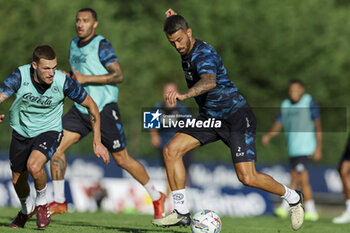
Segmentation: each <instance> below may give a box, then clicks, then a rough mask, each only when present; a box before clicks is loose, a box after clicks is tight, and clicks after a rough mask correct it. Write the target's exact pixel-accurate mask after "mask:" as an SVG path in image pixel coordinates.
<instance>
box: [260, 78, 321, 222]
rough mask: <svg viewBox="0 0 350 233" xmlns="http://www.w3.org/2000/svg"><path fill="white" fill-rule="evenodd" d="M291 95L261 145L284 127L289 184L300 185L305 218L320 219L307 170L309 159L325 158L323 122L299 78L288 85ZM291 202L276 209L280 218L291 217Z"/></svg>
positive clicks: (291, 185) (283, 103)
mask: <svg viewBox="0 0 350 233" xmlns="http://www.w3.org/2000/svg"><path fill="white" fill-rule="evenodd" d="M288 94H289V98H288V99H285V100H284V101H283V102H282V104H281V110H280V113H279V115H278V117H277V119H276V121H275V122H274V123H273V125H272V127H271V130H270V131H269V132H268V133H267V134H265V135H264V136H263V137H262V144H263V145H264V146H266V145H268V143H269V142H270V140H271V139H272V138H273V137H275V136H276V135H278V134H279V132H281V130H282V129H284V132H285V135H286V139H287V145H288V154H289V157H290V166H291V170H290V175H291V181H290V187H291V188H293V189H297V188H299V187H300V188H301V191H302V192H303V194H304V200H305V220H307V221H317V220H318V218H319V216H318V213H317V211H316V207H315V202H314V200H313V198H312V189H311V185H310V182H309V173H308V170H307V167H308V162H309V159H310V158H311V157H312V159H314V160H315V161H318V160H320V159H321V158H322V125H321V116H320V109H319V107H318V104H317V103H316V101H315V100H314V99H313V98H312V97H311V95H309V94H307V93H305V88H304V85H303V84H302V82H301V81H300V80H297V79H296V80H292V81H290V83H289V88H288ZM288 209H289V205H288V203H287V202H285V201H284V200H283V201H282V203H281V205H280V206H279V207H278V208H276V209H275V214H276V215H277V216H279V217H281V218H286V217H287V216H288Z"/></svg>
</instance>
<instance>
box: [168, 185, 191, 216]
mask: <svg viewBox="0 0 350 233" xmlns="http://www.w3.org/2000/svg"><path fill="white" fill-rule="evenodd" d="M171 195H172V196H173V201H174V209H175V210H177V212H179V213H180V214H187V213H189V212H190V211H189V210H188V208H187V203H186V189H179V190H175V191H172V192H171Z"/></svg>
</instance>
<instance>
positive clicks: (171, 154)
mask: <svg viewBox="0 0 350 233" xmlns="http://www.w3.org/2000/svg"><path fill="white" fill-rule="evenodd" d="M180 156H181V152H180V150H179V148H177V147H176V146H173V145H172V144H168V145H167V146H165V147H164V149H163V157H164V161H169V160H175V159H177V158H179V157H180Z"/></svg>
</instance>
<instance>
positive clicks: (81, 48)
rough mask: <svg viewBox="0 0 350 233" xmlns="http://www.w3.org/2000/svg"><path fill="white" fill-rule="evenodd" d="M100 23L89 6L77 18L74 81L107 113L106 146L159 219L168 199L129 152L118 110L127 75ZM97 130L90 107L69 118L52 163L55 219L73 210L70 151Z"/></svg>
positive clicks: (72, 62)
mask: <svg viewBox="0 0 350 233" xmlns="http://www.w3.org/2000/svg"><path fill="white" fill-rule="evenodd" d="M97 25H98V21H97V15H96V12H95V11H94V10H93V9H91V8H84V9H81V10H79V11H78V13H77V15H76V21H75V26H76V31H77V34H78V37H76V38H75V39H73V40H72V42H71V44H70V53H69V63H70V65H71V67H72V70H73V73H74V74H73V75H72V78H73V79H76V80H77V81H78V82H79V83H80V84H82V85H83V86H84V88H85V89H86V90H87V92H88V93H89V95H90V96H91V97H92V99H93V100H94V101H95V102H96V104H97V106H98V108H99V111H100V114H101V136H102V143H103V144H104V145H105V146H106V147H107V149H108V150H109V152H110V153H111V154H112V156H113V158H114V160H115V161H116V163H117V164H118V165H119V166H120V167H121V168H123V169H125V170H126V171H128V172H129V173H130V174H131V175H132V176H133V177H134V178H135V179H136V180H137V181H138V182H139V183H141V184H142V185H143V186H144V187H145V189H146V190H147V191H148V193H149V194H150V196H151V199H152V201H153V206H154V217H155V218H161V217H162V214H163V212H164V200H165V195H164V194H163V193H161V192H159V191H158V190H156V188H155V187H154V185H153V182H152V181H151V180H150V178H149V176H148V174H147V172H146V170H145V168H144V167H143V165H142V164H141V163H139V162H138V161H136V160H135V159H134V158H132V157H131V156H130V155H129V153H128V151H127V149H126V138H125V135H124V128H123V124H122V120H121V116H120V113H119V107H118V104H117V102H118V87H117V84H119V83H121V82H123V80H124V76H123V73H122V69H121V67H120V63H119V60H118V58H117V56H116V54H115V52H114V49H113V47H112V45H111V44H110V43H109V42H108V41H107V40H106V39H105V38H104V37H102V36H101V35H96V34H95V29H96V27H97ZM90 131H91V124H90V122H89V120H88V115H87V112H86V110H85V109H84V108H81V107H80V106H79V105H77V104H75V106H74V107H72V108H71V110H70V111H69V112H68V113H67V114H66V115H65V116H64V117H63V132H64V137H63V139H62V143H61V145H60V147H59V148H58V150H57V152H56V154H55V155H54V157H53V159H52V161H51V174H52V179H53V184H54V201H53V202H51V203H50V206H49V209H50V213H51V215H55V214H62V213H65V212H67V203H66V200H65V196H64V173H65V168H66V159H65V154H64V153H65V151H66V150H67V149H68V148H69V147H70V146H71V145H73V144H74V143H76V142H78V141H79V140H80V139H81V138H83V137H85V136H86V135H87V134H88V133H89V132H90Z"/></svg>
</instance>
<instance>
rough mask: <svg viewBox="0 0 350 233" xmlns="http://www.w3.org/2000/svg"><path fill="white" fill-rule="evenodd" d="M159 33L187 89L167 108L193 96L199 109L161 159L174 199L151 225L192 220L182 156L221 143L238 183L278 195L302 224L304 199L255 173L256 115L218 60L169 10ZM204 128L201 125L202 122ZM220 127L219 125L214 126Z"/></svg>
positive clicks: (296, 226) (183, 223)
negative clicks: (166, 212) (175, 57)
mask: <svg viewBox="0 0 350 233" xmlns="http://www.w3.org/2000/svg"><path fill="white" fill-rule="evenodd" d="M166 16H167V19H166V20H165V23H164V32H165V34H166V36H167V38H168V40H169V42H170V43H171V45H172V46H174V47H175V48H176V50H177V51H178V52H179V53H180V55H181V58H182V68H183V70H184V73H185V78H186V82H187V85H188V87H189V89H188V90H187V91H186V92H185V93H183V94H181V93H179V92H176V91H172V92H169V93H168V94H167V95H166V96H165V99H166V101H168V102H169V103H170V104H174V103H176V102H177V101H183V100H185V99H188V98H191V97H194V98H195V100H196V102H197V104H198V105H199V113H200V116H198V117H197V118H196V119H197V123H196V127H193V128H191V127H188V128H182V129H180V130H179V131H178V132H177V133H176V134H175V136H174V137H173V138H172V139H171V141H170V142H169V144H168V145H167V146H166V147H165V148H164V150H163V155H164V160H165V165H166V171H167V175H168V180H169V184H170V187H171V190H172V196H173V200H174V207H175V209H174V211H173V212H172V213H170V214H169V215H167V216H165V217H164V218H161V219H155V220H153V221H152V223H153V224H154V225H157V226H163V227H168V226H188V225H190V223H191V217H190V213H189V210H188V208H187V204H186V192H185V179H186V172H185V169H184V165H183V162H182V156H183V155H184V154H185V153H187V152H188V151H190V150H193V149H195V148H198V147H200V146H203V145H205V144H208V143H211V142H214V141H218V140H222V141H223V142H224V143H225V144H226V145H227V146H228V147H230V149H231V154H232V159H233V163H234V167H235V169H236V173H237V176H238V179H239V180H240V181H241V182H242V183H243V184H244V185H247V186H251V187H255V188H259V189H263V190H265V191H268V192H271V193H273V194H277V195H280V196H282V198H283V199H285V200H287V202H288V203H289V204H290V206H291V220H292V228H293V229H294V230H297V229H299V228H300V227H301V226H302V224H303V222H304V209H303V196H302V194H301V192H298V191H295V190H292V189H289V188H288V187H286V186H284V185H282V184H280V183H278V182H277V181H275V180H274V179H273V178H272V177H270V176H268V175H265V174H263V173H260V172H257V171H256V169H255V161H256V153H255V129H256V122H255V116H254V114H253V112H252V110H251V109H250V107H249V105H248V104H247V102H246V100H245V99H244V98H243V97H242V96H241V95H240V94H239V92H238V90H237V87H236V86H235V85H234V84H233V82H231V81H230V80H229V77H228V75H227V73H226V69H225V68H224V66H223V64H222V60H221V57H220V56H219V54H217V52H216V51H215V50H214V49H213V48H212V47H210V46H209V45H208V44H207V43H205V42H203V41H201V40H198V39H195V38H193V36H192V29H191V28H189V26H188V24H187V22H186V20H185V19H184V18H183V17H182V16H180V15H177V14H176V13H175V12H174V11H173V10H172V9H169V10H168V11H166ZM213 118H215V119H219V120H220V122H221V127H218V128H215V127H207V128H205V127H201V128H200V127H199V126H201V122H204V121H208V120H212V119H213ZM202 125H204V123H202ZM218 126H219V124H218Z"/></svg>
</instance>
